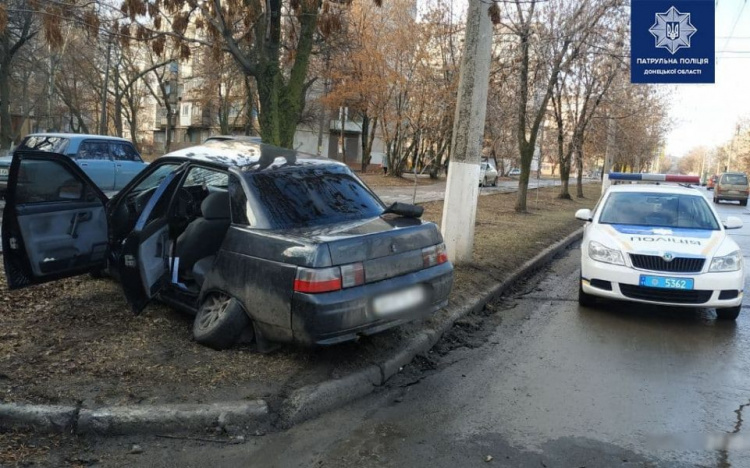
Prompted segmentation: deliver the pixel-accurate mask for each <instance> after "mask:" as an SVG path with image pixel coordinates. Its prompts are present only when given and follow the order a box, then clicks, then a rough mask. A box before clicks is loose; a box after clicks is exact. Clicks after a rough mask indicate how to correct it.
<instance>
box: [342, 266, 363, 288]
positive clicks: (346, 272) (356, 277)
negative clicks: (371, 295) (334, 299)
mask: <svg viewBox="0 0 750 468" xmlns="http://www.w3.org/2000/svg"><path fill="white" fill-rule="evenodd" d="M361 284H365V267H364V265H362V264H361V263H352V264H349V265H342V266H341V286H342V287H344V288H351V287H352V286H359V285H361Z"/></svg>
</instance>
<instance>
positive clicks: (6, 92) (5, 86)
mask: <svg viewBox="0 0 750 468" xmlns="http://www.w3.org/2000/svg"><path fill="white" fill-rule="evenodd" d="M12 142H13V125H12V122H11V120H10V62H9V61H8V62H4V63H2V64H0V154H2V153H1V150H6V149H10V145H11V143H12Z"/></svg>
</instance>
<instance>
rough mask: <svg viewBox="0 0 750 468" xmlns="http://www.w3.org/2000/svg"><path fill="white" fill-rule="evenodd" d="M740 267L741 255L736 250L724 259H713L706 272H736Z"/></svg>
mask: <svg viewBox="0 0 750 468" xmlns="http://www.w3.org/2000/svg"><path fill="white" fill-rule="evenodd" d="M741 267H742V253H741V252H740V251H739V250H737V251H735V252H732V253H730V254H729V255H726V256H724V257H714V258H713V260H711V266H710V267H709V269H708V271H737V270H739V269H740V268H741Z"/></svg>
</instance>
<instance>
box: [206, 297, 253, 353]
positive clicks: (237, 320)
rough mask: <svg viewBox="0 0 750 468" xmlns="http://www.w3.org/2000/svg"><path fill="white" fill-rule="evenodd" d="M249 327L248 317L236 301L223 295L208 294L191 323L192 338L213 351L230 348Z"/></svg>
mask: <svg viewBox="0 0 750 468" xmlns="http://www.w3.org/2000/svg"><path fill="white" fill-rule="evenodd" d="M249 325H250V317H248V316H247V314H246V313H245V310H244V309H243V308H242V306H241V305H240V303H239V301H238V300H237V299H234V298H232V297H229V296H227V295H225V294H220V293H214V294H209V295H208V296H206V298H205V299H204V300H203V303H202V304H201V306H200V309H198V314H197V315H196V316H195V322H193V337H194V338H195V341H197V342H198V343H200V344H202V345H204V346H208V347H209V348H213V349H227V348H231V347H232V346H233V345H234V344H235V343H237V341H238V340H239V339H240V336H241V335H242V332H243V331H244V330H245V329H246V328H248V326H249Z"/></svg>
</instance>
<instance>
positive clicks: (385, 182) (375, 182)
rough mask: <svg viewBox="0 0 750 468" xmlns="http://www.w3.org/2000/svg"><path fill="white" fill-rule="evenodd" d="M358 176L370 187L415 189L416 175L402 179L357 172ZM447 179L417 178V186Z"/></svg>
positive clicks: (406, 175)
mask: <svg viewBox="0 0 750 468" xmlns="http://www.w3.org/2000/svg"><path fill="white" fill-rule="evenodd" d="M356 174H357V176H359V178H360V179H362V181H363V182H364V183H366V184H367V186H368V187H413V186H414V174H403V175H402V176H401V177H394V176H391V175H389V176H386V175H383V173H382V172H365V173H362V172H356ZM444 180H445V177H440V178H438V179H430V178H429V177H417V185H432V184H436V183H438V182H440V181H444Z"/></svg>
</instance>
